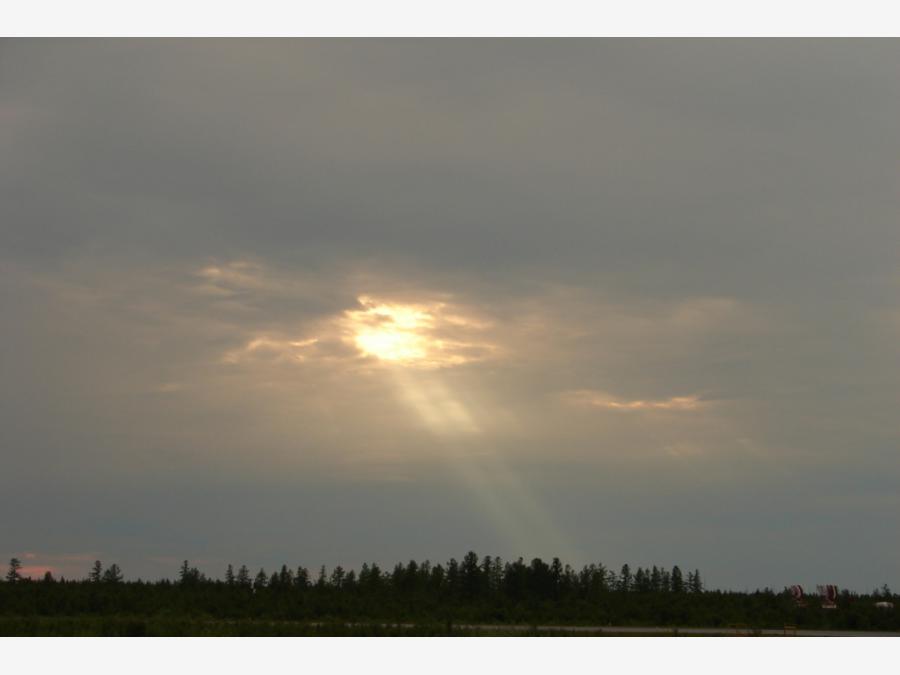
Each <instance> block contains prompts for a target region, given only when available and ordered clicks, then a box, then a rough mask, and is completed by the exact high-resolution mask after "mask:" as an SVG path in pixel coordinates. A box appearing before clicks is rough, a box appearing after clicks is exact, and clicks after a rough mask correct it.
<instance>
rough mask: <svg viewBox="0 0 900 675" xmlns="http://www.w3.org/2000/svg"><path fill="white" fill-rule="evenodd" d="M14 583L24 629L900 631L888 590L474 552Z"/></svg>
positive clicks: (4, 608)
mask: <svg viewBox="0 0 900 675" xmlns="http://www.w3.org/2000/svg"><path fill="white" fill-rule="evenodd" d="M6 582H7V583H2V584H0V617H2V616H5V617H8V620H9V621H18V622H20V623H21V620H24V618H29V620H36V619H40V620H42V621H44V620H47V621H50V620H54V619H60V620H62V619H65V620H67V621H75V622H76V623H77V621H79V620H81V619H79V618H78V617H81V618H83V619H84V621H88V620H90V621H95V620H99V619H104V620H105V618H111V617H112V618H115V617H118V618H123V617H124V618H127V619H128V620H129V621H136V622H137V624H135V625H145V624H146V622H147V621H155V622H157V623H158V622H166V621H182V622H185V621H186V622H189V625H191V626H195V627H196V626H201V625H202V626H209V625H212V624H213V623H215V622H222V624H223V625H224V624H229V625H231V624H234V622H251V623H252V622H257V623H259V622H267V624H268V623H271V622H298V625H299V623H300V622H306V625H313V624H319V623H323V622H324V623H327V622H332V623H333V624H334V625H344V623H349V622H372V623H373V625H374V624H377V623H380V622H384V623H391V622H393V623H406V622H408V623H415V624H417V625H425V624H433V625H441V626H448V627H449V626H451V625H460V624H507V623H508V624H533V625H537V624H571V625H579V624H580V625H596V626H604V625H626V626H654V625H655V626H698V627H704V626H713V627H719V626H732V625H745V626H756V627H761V628H762V627H765V628H773V627H774V628H781V627H783V626H784V625H785V624H792V625H796V626H798V627H805V628H830V629H838V628H840V629H851V630H852V629H857V630H900V622H898V612H896V611H893V610H891V611H883V610H881V609H878V608H876V606H875V603H874V600H876V599H880V600H884V599H890V600H894V599H896V598H895V596H894V595H893V594H892V593H891V592H890V589H888V588H886V587H885V588H883V589H881V590H880V591H876V592H874V593H872V594H867V595H857V594H852V593H848V592H846V591H844V592H842V593H841V594H840V597H839V598H838V602H837V604H838V609H837V610H826V609H823V608H822V607H821V606H820V605H819V604H818V603H816V602H809V603H807V604H806V605H804V606H799V605H798V604H797V603H796V602H795V600H794V599H793V598H792V597H791V595H790V593H789V592H788V591H787V589H785V590H784V591H781V592H775V591H773V590H771V589H763V590H757V591H754V592H732V591H720V590H709V589H707V588H705V586H704V583H703V579H702V577H701V574H700V572H699V570H693V571H690V572H687V573H684V572H683V571H682V570H681V568H680V567H679V566H677V565H676V566H673V567H671V568H662V567H659V566H655V565H654V566H649V567H643V566H641V567H637V568H636V569H633V568H632V567H631V566H629V565H623V566H622V567H621V568H620V569H619V570H618V571H615V570H612V569H609V568H608V567H606V566H605V565H603V564H600V563H593V564H589V565H584V566H583V567H581V568H580V569H575V568H573V567H571V566H570V565H567V564H563V563H562V562H561V561H560V560H559V559H558V558H553V559H552V560H551V561H549V562H546V561H544V560H542V559H540V558H534V559H532V560H531V561H530V562H526V561H525V560H523V559H521V558H520V559H518V560H515V561H511V562H508V561H503V560H501V559H500V558H499V557H496V556H484V557H479V556H478V555H476V554H475V553H474V552H469V553H467V554H466V555H465V556H463V557H462V559H460V560H456V559H455V558H454V559H451V560H449V561H448V562H446V563H438V564H432V563H430V562H429V561H423V562H417V561H414V560H413V561H410V562H408V563H399V564H397V565H394V566H393V567H392V568H387V569H382V568H381V567H380V566H379V565H378V564H377V563H367V564H364V565H362V566H361V567H360V568H359V570H352V569H351V570H346V569H344V568H343V567H341V566H335V567H333V568H332V569H330V570H328V569H326V568H325V567H324V566H322V567H320V568H319V569H318V570H316V571H315V572H313V571H310V570H309V569H307V568H306V567H304V566H302V565H301V566H298V567H289V566H287V565H282V566H281V567H280V569H276V570H274V571H272V572H267V571H266V570H265V569H260V570H258V571H256V572H255V573H253V572H251V570H250V569H249V568H248V567H247V566H246V565H240V566H237V567H235V566H234V565H228V566H227V568H226V569H225V570H224V575H223V576H222V577H221V578H211V577H208V576H207V575H206V574H204V573H203V572H201V571H200V570H199V569H198V568H197V567H196V566H193V565H191V564H190V562H189V561H184V563H183V564H182V565H181V567H180V569H179V570H178V573H177V577H176V578H174V579H162V580H159V581H153V582H147V581H142V580H135V581H126V580H125V579H124V576H123V572H122V570H121V569H120V568H119V566H118V565H116V564H111V565H108V566H104V565H103V564H102V563H101V562H100V561H96V562H95V563H94V564H93V566H92V567H91V568H90V570H89V571H88V574H87V576H86V577H85V578H81V579H77V580H72V579H68V580H67V579H64V578H59V579H57V578H54V577H53V575H52V574H50V573H49V572H48V573H47V574H45V575H44V577H43V579H42V580H32V579H28V578H23V577H22V574H21V563H20V561H18V560H16V559H13V560H12V561H11V563H10V567H9V570H8V572H7V574H6ZM142 622H143V623H142ZM190 622H193V623H190ZM147 625H149V624H147ZM154 625H157V624H154ZM0 630H2V628H0ZM36 630H37V629H36ZM184 630H185V631H186V634H191V631H193V630H195V628H185V629H184Z"/></svg>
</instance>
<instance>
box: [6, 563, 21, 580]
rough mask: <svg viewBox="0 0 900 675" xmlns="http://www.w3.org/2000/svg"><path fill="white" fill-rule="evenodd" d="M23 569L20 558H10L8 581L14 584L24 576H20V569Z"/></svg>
mask: <svg viewBox="0 0 900 675" xmlns="http://www.w3.org/2000/svg"><path fill="white" fill-rule="evenodd" d="M20 569H22V563H21V561H20V560H19V559H18V558H10V561H9V571H8V572H7V573H6V581H7V582H9V583H11V584H14V583H16V582H17V581H19V580H20V579H21V578H22V577H20V576H19V570H20Z"/></svg>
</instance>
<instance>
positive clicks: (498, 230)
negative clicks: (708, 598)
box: [0, 40, 900, 588]
mask: <svg viewBox="0 0 900 675" xmlns="http://www.w3.org/2000/svg"><path fill="white" fill-rule="evenodd" d="M898 62H900V50H898V48H897V47H896V46H895V45H893V44H891V43H889V42H884V41H689V40H684V41H670V40H659V41H645V40H595V41H553V40H548V41H544V40H541V41H526V40H522V41H519V40H513V41H428V40H425V41H381V40H373V41H342V40H333V41H322V40H294V41H291V40H288V41H282V40H273V41H256V40H247V41H222V40H205V41H154V40H134V41H116V40H113V41H109V40H107V41H90V40H84V41H67V40H45V41H21V40H8V41H4V42H2V43H0V155H2V157H3V158H4V159H3V161H2V162H0V203H2V204H3V205H4V206H3V218H2V219H0V313H2V317H3V338H2V340H0V374H2V378H3V382H4V385H3V387H2V389H0V443H2V445H0V449H2V454H3V463H4V471H3V472H2V473H0V506H2V508H3V511H4V513H7V514H13V513H20V514H27V517H16V518H6V519H4V520H3V521H2V523H0V539H2V541H4V542H9V543H8V544H5V546H8V547H10V550H9V551H7V555H13V554H24V553H25V552H32V553H33V555H34V556H36V557H35V558H34V563H33V564H34V566H35V569H37V566H40V565H43V566H44V567H52V568H53V569H60V570H61V569H63V567H65V569H66V570H69V567H68V566H70V565H71V564H77V563H78V562H79V561H80V560H81V558H78V557H77V556H81V555H88V556H89V557H90V556H93V555H97V556H99V557H103V558H104V559H109V561H110V562H112V561H113V559H114V558H115V559H117V560H120V561H123V562H124V563H126V564H124V565H123V567H124V568H125V571H126V573H130V574H134V575H138V574H140V575H142V576H148V575H150V576H152V575H157V574H164V573H169V574H171V573H174V569H175V567H176V566H177V565H174V566H170V567H171V569H169V567H167V566H166V565H167V563H165V562H163V561H168V560H176V561H180V560H181V559H183V558H184V557H191V558H192V559H196V560H203V561H206V562H205V564H207V565H208V567H209V569H208V571H209V572H211V573H214V574H216V573H219V571H220V570H218V568H217V566H218V567H224V565H225V564H226V563H227V562H228V561H231V562H234V563H238V562H247V563H248V564H252V565H268V566H270V567H271V566H272V565H274V564H280V563H281V562H305V563H306V564H312V565H316V564H319V563H321V562H324V563H326V564H336V563H340V564H344V565H345V566H346V565H357V564H359V563H360V562H361V561H362V560H363V559H364V558H374V559H377V560H379V561H384V562H392V561H394V559H406V558H409V557H420V558H424V557H430V558H432V559H441V558H444V557H449V556H450V555H456V556H458V555H460V553H461V552H464V551H465V550H467V549H469V548H476V549H478V550H480V551H482V552H484V553H488V552H491V553H498V554H500V555H503V556H506V557H517V556H519V555H523V556H530V555H543V556H552V555H559V554H563V555H566V556H568V557H569V558H571V559H572V561H573V562H587V561H590V560H596V559H602V560H604V561H606V562H607V563H609V564H621V563H622V562H625V561H629V562H631V563H632V564H655V563H656V564H671V563H672V562H678V563H679V564H684V565H687V566H689V567H691V568H693V567H700V568H701V570H704V571H705V570H708V572H707V575H706V576H708V577H709V579H710V580H711V582H712V583H714V584H715V583H721V584H726V585H734V586H738V587H744V586H750V587H752V586H754V585H765V584H769V585H773V586H780V585H784V584H788V583H796V582H798V581H799V582H802V583H817V582H818V583H822V582H834V583H839V584H841V585H845V586H851V587H852V586H857V587H860V588H867V587H869V586H875V585H880V584H881V583H884V582H888V583H892V584H894V585H897V584H900V580H898V579H896V569H898V567H897V565H898V563H900V549H898V548H897V545H896V543H894V542H893V540H892V539H891V538H890V537H886V536H884V533H885V532H892V531H895V530H896V529H897V528H898V526H900V522H898V520H897V518H898V516H897V514H898V513H900V508H898V507H900V503H898V497H897V495H898V494H900V490H898V488H900V468H898V467H900V463H898V462H897V454H896V453H897V448H898V442H900V427H898V424H897V421H896V411H895V407H896V405H895V402H896V400H897V395H898V392H900V376H898V369H897V368H896V367H895V366H896V364H897V356H898V352H897V344H898V337H900V329H898V325H900V324H898V322H897V320H896V317H897V316H900V278H898V276H897V273H896V269H897V266H898V253H900V228H897V213H898V211H897V203H898V199H897V198H898V189H897V182H896V168H897V166H896V158H897V156H900V153H898V150H900V148H898V147H897V145H898V142H897V140H896V139H898V138H900V129H898V120H900V90H898V88H897V86H896V84H895V82H896V75H895V74H896V69H897V65H898ZM838 540H841V541H843V542H845V545H843V546H842V547H841V549H840V550H839V551H836V550H835V546H834V543H835V542H836V541H838ZM848 540H851V541H849V544H852V545H853V546H851V545H849V544H847V543H846V542H847V541H848ZM854 546H855V547H857V548H860V549H862V550H866V551H868V552H869V553H868V554H867V555H866V556H864V558H865V559H864V560H862V561H861V560H860V558H859V557H858V556H856V555H855V554H852V550H853V548H854ZM71 551H76V552H78V551H90V552H91V553H90V554H81V553H70V552H71ZM34 552H41V553H34ZM72 556H75V557H72ZM823 560H825V561H826V562H824V563H823V562H822V561H823ZM120 564H121V563H120ZM87 566H88V565H86V568H87ZM86 568H85V573H86ZM42 569H43V568H42ZM813 574H814V575H816V576H815V578H810V576H808V575H813ZM892 575H894V576H892Z"/></svg>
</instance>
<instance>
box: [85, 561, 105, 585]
mask: <svg viewBox="0 0 900 675" xmlns="http://www.w3.org/2000/svg"><path fill="white" fill-rule="evenodd" d="M88 578H89V579H90V580H91V582H93V583H95V584H99V583H100V580H101V579H102V578H103V565H101V564H100V561H99V560H95V561H94V566H93V567H91V573H90V575H88Z"/></svg>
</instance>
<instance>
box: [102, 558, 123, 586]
mask: <svg viewBox="0 0 900 675" xmlns="http://www.w3.org/2000/svg"><path fill="white" fill-rule="evenodd" d="M122 578H123V577H122V570H121V569H119V566H118V565H116V564H115V563H113V564H112V565H110V566H109V567H107V568H106V571H105V572H104V573H103V581H104V583H107V584H118V583H120V582H121V581H122Z"/></svg>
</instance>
